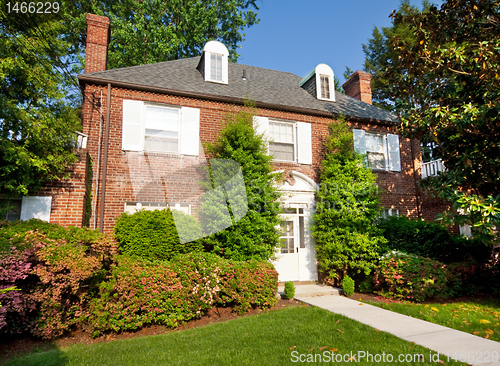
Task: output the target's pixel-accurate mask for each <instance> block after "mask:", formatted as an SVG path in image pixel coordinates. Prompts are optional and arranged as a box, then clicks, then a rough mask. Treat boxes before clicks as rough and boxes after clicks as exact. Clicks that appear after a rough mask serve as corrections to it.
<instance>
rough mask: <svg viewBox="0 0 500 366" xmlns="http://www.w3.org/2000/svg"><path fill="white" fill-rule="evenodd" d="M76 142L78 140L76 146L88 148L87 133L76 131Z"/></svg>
mask: <svg viewBox="0 0 500 366" xmlns="http://www.w3.org/2000/svg"><path fill="white" fill-rule="evenodd" d="M75 134H76V136H75V142H76V148H77V149H86V148H87V138H88V136H87V135H85V134H84V133H81V132H78V131H75Z"/></svg>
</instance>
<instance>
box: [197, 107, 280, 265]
mask: <svg viewBox="0 0 500 366" xmlns="http://www.w3.org/2000/svg"><path fill="white" fill-rule="evenodd" d="M254 115H255V111H254V110H252V108H248V109H247V110H246V111H242V112H240V113H238V114H229V115H227V116H226V117H225V125H224V127H223V128H222V131H221V132H220V134H219V136H218V137H217V140H216V141H215V142H214V144H208V145H207V151H208V152H209V153H210V154H211V155H212V157H213V159H214V160H215V159H217V161H218V163H221V164H225V162H227V164H225V165H226V167H227V169H226V167H225V169H221V170H222V172H221V173H222V174H221V175H223V177H219V174H215V176H216V178H222V179H215V181H216V187H214V186H213V185H212V182H210V183H209V184H203V186H204V188H206V189H207V190H210V194H205V195H203V197H202V200H201V210H200V218H201V222H203V226H204V230H205V232H207V233H213V234H212V235H210V236H209V237H208V238H207V239H206V243H207V245H208V246H209V247H210V248H211V249H212V251H213V253H216V254H218V255H220V256H222V257H224V258H228V259H234V260H249V259H256V260H268V259H270V258H271V257H272V256H273V255H274V253H275V248H276V247H277V246H278V240H279V237H280V232H279V230H278V229H277V227H279V224H280V222H281V218H280V216H279V213H280V208H279V200H280V197H281V192H280V190H279V188H278V185H276V180H277V179H278V178H279V177H280V176H281V174H279V173H276V172H273V167H272V165H271V163H272V159H273V158H272V156H270V155H269V154H268V151H267V147H266V141H264V139H263V136H262V135H259V134H258V133H257V132H256V131H255V129H254V128H253V117H254ZM228 160H230V161H231V162H236V163H238V164H239V165H240V166H241V172H242V175H243V180H244V183H245V189H246V191H243V192H242V193H240V192H239V189H238V186H239V185H236V187H234V186H233V187H232V188H233V189H234V190H235V191H231V184H228V185H224V188H225V190H226V192H224V190H222V189H221V187H220V186H219V187H217V186H218V185H219V184H217V181H218V182H219V183H220V182H221V181H225V180H226V178H229V176H227V175H228V174H227V172H236V169H235V165H236V164H235V163H233V164H231V162H228ZM214 170H218V169H213V164H212V169H211V176H212V177H214ZM226 171H227V172H226ZM217 173H218V172H217ZM224 175H226V176H225V177H224ZM216 189H218V190H216ZM228 189H229V190H230V192H227V190H228ZM219 193H220V194H219ZM228 193H229V194H234V196H233V197H234V198H235V199H234V200H233V201H232V203H235V204H236V205H240V206H241V208H244V205H245V204H248V211H247V212H246V214H244V216H243V217H241V218H240V217H239V216H238V215H235V214H234V211H233V210H234V209H235V207H234V206H233V207H230V209H231V212H230V214H229V215H230V216H231V217H229V218H228V217H226V216H227V212H228V207H227V205H226V202H227V199H226V195H227V194H228ZM245 193H246V197H245ZM245 201H246V202H245ZM236 211H243V210H242V209H241V210H239V207H238V208H237V209H236ZM242 213H243V212H242ZM235 216H236V217H235ZM221 222H222V223H224V222H225V224H222V225H221ZM221 226H222V227H227V228H226V229H224V230H222V231H220V230H219V228H220V227H221ZM228 226H229V227H228Z"/></svg>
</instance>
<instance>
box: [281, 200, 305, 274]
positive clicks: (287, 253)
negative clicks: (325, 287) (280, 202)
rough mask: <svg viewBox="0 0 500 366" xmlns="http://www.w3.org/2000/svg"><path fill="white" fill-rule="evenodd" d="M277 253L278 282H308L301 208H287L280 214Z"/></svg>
mask: <svg viewBox="0 0 500 366" xmlns="http://www.w3.org/2000/svg"><path fill="white" fill-rule="evenodd" d="M282 216H283V219H284V222H283V223H282V224H281V237H280V243H281V246H280V248H279V253H278V254H277V261H276V262H275V267H276V270H277V271H278V273H279V280H280V281H303V280H310V268H309V263H308V250H307V248H306V240H305V212H304V208H303V207H288V208H285V209H284V212H283V214H282Z"/></svg>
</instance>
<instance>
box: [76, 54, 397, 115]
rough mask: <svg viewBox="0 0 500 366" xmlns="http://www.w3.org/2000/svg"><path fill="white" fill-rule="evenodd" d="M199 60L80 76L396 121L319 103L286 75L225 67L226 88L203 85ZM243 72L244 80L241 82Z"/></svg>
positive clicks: (353, 106) (346, 102)
mask: <svg viewBox="0 0 500 366" xmlns="http://www.w3.org/2000/svg"><path fill="white" fill-rule="evenodd" d="M199 61H200V57H199V56H198V57H191V58H186V59H182V60H175V61H166V62H160V63H156V64H149V65H141V66H132V67H125V68H121V69H114V70H106V71H99V72H93V73H88V74H85V75H81V76H80V77H84V79H85V80H88V79H89V78H91V79H93V80H95V81H101V82H111V83H113V82H118V83H132V84H136V85H140V86H143V87H153V88H164V89H170V90H176V91H179V92H188V93H202V94H205V95H211V96H214V97H228V98H249V99H251V100H254V101H256V102H262V103H268V104H275V105H280V106H285V107H295V108H304V109H309V110H313V111H320V112H329V113H333V114H340V113H342V114H345V115H347V116H352V117H359V118H363V119H374V120H379V121H387V122H397V117H396V116H395V115H394V114H392V113H389V112H387V111H385V110H383V109H380V108H378V107H375V106H373V105H370V104H367V103H363V102H361V101H359V100H357V99H354V98H351V97H348V96H346V95H344V94H342V93H338V92H335V99H336V102H327V101H321V100H318V99H316V98H315V97H313V96H312V95H310V94H309V93H308V92H307V91H305V90H304V89H302V88H301V87H300V86H299V82H300V81H301V80H302V78H301V77H300V76H297V75H294V74H292V73H289V72H282V71H275V70H269V69H264V68H260V67H254V66H247V65H241V64H237V63H231V62H230V63H229V80H228V84H227V85H225V84H217V83H211V82H206V81H204V79H203V76H202V75H201V73H200V72H199V71H198V70H197V69H196V67H197V66H198V63H199ZM243 70H245V73H246V79H247V80H243V79H242V76H243Z"/></svg>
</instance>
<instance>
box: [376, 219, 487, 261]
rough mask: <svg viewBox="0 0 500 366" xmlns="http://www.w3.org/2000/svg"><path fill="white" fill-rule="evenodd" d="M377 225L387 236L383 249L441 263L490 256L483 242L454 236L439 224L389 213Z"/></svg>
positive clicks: (479, 259) (478, 259)
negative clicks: (389, 214)
mask: <svg viewBox="0 0 500 366" xmlns="http://www.w3.org/2000/svg"><path fill="white" fill-rule="evenodd" d="M378 227H379V228H380V229H381V230H382V232H383V235H384V237H385V238H386V239H387V244H386V245H385V246H384V251H389V250H397V251H401V252H404V253H408V254H416V255H419V256H422V257H429V258H432V259H434V260H437V261H440V262H444V263H451V262H461V261H466V260H475V261H477V262H479V263H483V262H486V261H487V260H488V259H489V255H490V248H488V247H487V246H485V245H484V244H483V243H481V242H478V241H475V240H467V239H466V238H464V237H460V236H453V235H451V234H450V232H449V231H448V230H447V229H446V228H445V227H444V226H442V225H440V224H438V223H433V222H428V221H424V220H416V219H410V218H407V217H405V216H389V217H387V218H386V219H383V220H380V223H379V224H378Z"/></svg>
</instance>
